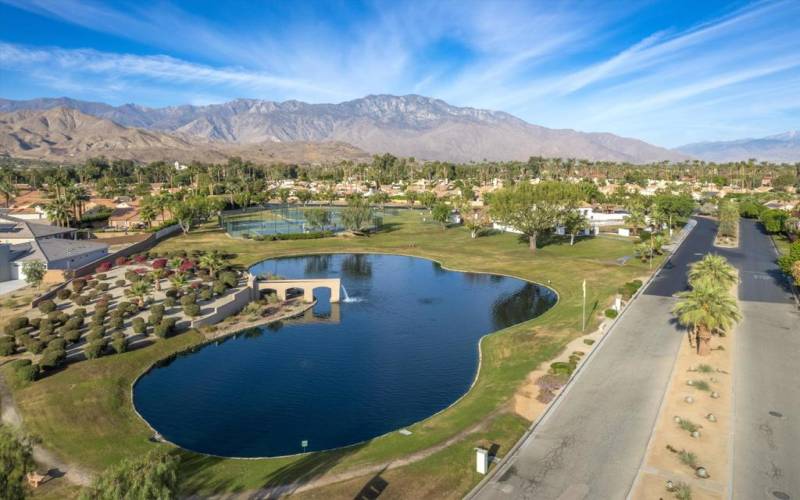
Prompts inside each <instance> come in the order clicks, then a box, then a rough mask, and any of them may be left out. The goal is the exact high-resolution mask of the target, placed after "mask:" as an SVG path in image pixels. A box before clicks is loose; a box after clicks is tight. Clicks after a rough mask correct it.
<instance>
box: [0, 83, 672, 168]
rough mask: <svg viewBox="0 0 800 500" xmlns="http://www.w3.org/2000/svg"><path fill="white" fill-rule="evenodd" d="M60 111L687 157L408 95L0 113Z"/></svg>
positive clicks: (458, 155)
mask: <svg viewBox="0 0 800 500" xmlns="http://www.w3.org/2000/svg"><path fill="white" fill-rule="evenodd" d="M54 107H65V108H70V109H75V110H79V111H81V112H83V113H86V114H90V115H93V116H96V117H100V118H105V119H108V120H112V121H114V122H116V123H118V124H120V125H123V126H129V127H141V128H144V129H148V130H157V131H165V132H171V133H178V134H182V136H183V137H192V138H201V139H204V140H209V141H225V142H229V143H238V144H251V143H265V142H273V143H288V142H295V141H306V142H328V141H342V142H346V143H349V144H352V145H354V146H356V147H357V148H360V149H362V150H364V151H367V152H370V153H384V152H390V153H393V154H395V155H398V156H414V157H416V158H420V159H436V160H449V161H471V160H475V161H480V160H483V159H490V160H525V159H527V158H528V157H530V156H546V157H571V158H584V159H590V160H614V161H628V162H634V163H642V162H649V161H662V160H674V161H677V160H681V159H685V158H686V156H685V155H683V154H682V153H679V152H676V151H670V150H668V149H664V148H660V147H657V146H653V145H650V144H647V143H645V142H642V141H639V140H636V139H629V138H624V137H619V136H615V135H612V134H604V133H583V132H577V131H574V130H556V129H549V128H545V127H540V126H537V125H532V124H529V123H527V122H525V121H523V120H520V119H519V118H516V117H514V116H512V115H510V114H507V113H503V112H496V111H487V110H480V109H474V108H462V107H456V106H451V105H449V104H447V103H446V102H444V101H441V100H438V99H432V98H428V97H422V96H416V95H408V96H390V95H374V96H367V97H365V98H362V99H356V100H353V101H347V102H343V103H339V104H308V103H304V102H299V101H286V102H272V101H263V100H256V99H237V100H235V101H230V102H227V103H223V104H213V105H208V106H191V105H183V106H170V107H166V108H147V107H143V106H138V105H135V104H126V105H123V106H116V107H115V106H110V105H108V104H102V103H91V102H85V101H77V100H73V99H68V98H58V99H33V100H29V101H11V100H5V99H0V112H4V111H5V112H9V111H17V110H23V109H24V110H30V109H37V110H44V109H51V108H54Z"/></svg>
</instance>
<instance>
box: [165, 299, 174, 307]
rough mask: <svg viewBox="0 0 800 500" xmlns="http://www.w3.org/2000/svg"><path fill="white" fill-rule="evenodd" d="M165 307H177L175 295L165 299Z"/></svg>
mask: <svg viewBox="0 0 800 500" xmlns="http://www.w3.org/2000/svg"><path fill="white" fill-rule="evenodd" d="M164 307H170V308H172V307H175V298H174V297H167V298H166V299H164Z"/></svg>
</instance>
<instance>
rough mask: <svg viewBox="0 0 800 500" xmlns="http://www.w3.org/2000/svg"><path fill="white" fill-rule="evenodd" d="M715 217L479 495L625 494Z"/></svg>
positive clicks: (566, 499)
mask: <svg viewBox="0 0 800 500" xmlns="http://www.w3.org/2000/svg"><path fill="white" fill-rule="evenodd" d="M715 232H716V224H715V223H714V222H713V221H710V220H707V219H698V224H697V226H696V227H695V229H694V230H693V231H692V233H690V235H689V236H688V237H687V238H686V241H685V242H684V243H683V245H681V246H680V247H679V248H678V250H677V252H676V253H675V254H674V255H672V257H671V258H670V260H669V262H668V263H667V264H666V265H665V266H664V268H663V270H662V271H661V272H660V273H659V275H658V276H657V277H656V278H655V279H654V281H653V282H651V284H650V285H649V286H648V287H647V289H646V290H645V292H644V293H643V294H642V295H641V296H640V297H639V298H638V299H636V300H635V301H634V302H633V303H632V304H631V305H630V306H629V307H628V309H627V310H625V312H624V313H623V314H622V316H621V317H620V318H619V320H618V321H617V323H616V325H615V326H614V327H613V329H612V330H611V331H610V332H609V334H608V335H607V336H606V337H605V339H604V340H603V342H602V344H601V345H600V346H598V348H597V351H596V352H595V353H594V354H593V355H592V359H591V360H590V361H589V362H588V363H587V364H586V365H585V366H584V367H583V369H582V370H581V371H580V372H579V374H578V375H577V376H576V378H575V380H573V383H572V384H570V386H568V388H567V389H566V392H565V393H564V395H563V396H564V397H562V398H560V399H559V400H558V401H557V403H556V404H555V406H554V407H553V408H551V410H550V411H549V412H548V413H547V414H546V415H545V417H544V418H543V419H542V421H541V422H539V424H538V425H537V426H536V428H535V430H534V431H533V432H532V433H531V434H530V435H529V436H528V437H527V438H525V441H524V442H523V443H522V444H521V446H520V447H519V448H517V450H516V451H515V452H514V453H513V454H512V455H511V456H510V457H508V459H507V460H505V461H504V462H503V464H502V465H501V466H500V468H499V470H497V471H496V473H495V474H494V476H493V477H492V479H491V480H489V481H488V482H487V483H486V484H485V485H484V486H483V487H482V488H481V489H480V490H478V491H477V492H475V497H476V498H482V499H483V498H500V499H508V498H526V499H534V498H540V499H550V500H555V499H559V500H581V499H595V498H597V499H622V498H625V497H626V495H627V494H628V490H629V489H630V487H631V485H632V484H633V480H634V478H635V477H636V473H637V471H638V469H639V465H640V463H641V461H642V457H643V456H644V452H645V449H646V447H647V443H648V440H649V438H650V433H651V431H652V429H653V425H654V422H655V419H656V416H657V413H658V408H659V405H660V403H661V399H662V397H663V395H664V392H665V390H666V388H667V384H668V383H669V378H670V373H671V369H672V365H673V363H674V360H675V355H676V353H677V350H678V348H679V347H680V341H681V336H682V333H681V332H680V331H679V330H678V329H677V328H676V327H675V326H674V324H673V323H672V321H671V320H672V315H671V312H670V311H671V309H672V306H673V304H674V303H675V299H674V298H673V297H672V295H673V294H674V293H676V292H679V291H681V290H684V289H685V288H686V287H687V282H686V271H687V269H688V265H689V264H691V263H692V262H694V261H696V260H699V259H700V258H701V257H702V256H703V255H704V254H705V253H707V252H709V251H711V249H712V248H713V241H714V236H715Z"/></svg>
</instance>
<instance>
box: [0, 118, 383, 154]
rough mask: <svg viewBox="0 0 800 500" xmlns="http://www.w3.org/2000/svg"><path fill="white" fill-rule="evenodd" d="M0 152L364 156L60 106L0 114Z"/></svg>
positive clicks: (342, 147)
mask: <svg viewBox="0 0 800 500" xmlns="http://www.w3.org/2000/svg"><path fill="white" fill-rule="evenodd" d="M0 154H5V155H9V156H13V157H17V158H32V159H47V160H60V159H75V160H83V159H86V158H89V157H93V156H100V155H104V156H106V157H108V158H121V159H135V160H140V161H155V160H169V161H172V160H178V161H184V162H188V161H192V160H198V161H225V160H226V159H227V158H228V157H230V156H241V157H242V158H244V159H248V160H253V161H259V162H272V161H275V162H287V163H316V162H322V161H326V160H339V159H353V160H357V159H362V158H368V157H369V155H367V153H365V152H364V151H361V150H359V149H358V148H355V147H353V146H351V145H349V144H344V143H341V142H325V143H310V142H287V143H274V142H267V143H258V142H253V143H249V144H238V143H227V142H221V141H213V140H209V139H205V138H201V137H196V136H189V135H185V134H180V133H165V132H158V131H154V130H143V129H140V128H133V127H124V126H122V125H119V124H117V123H114V122H113V121H111V120H108V119H105V118H97V117H95V116H90V115H88V114H85V113H83V112H81V111H78V110H77V109H67V108H62V107H57V108H51V109H45V110H38V111H32V110H24V111H14V112H11V113H2V114H0Z"/></svg>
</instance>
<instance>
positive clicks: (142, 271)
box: [133, 267, 147, 276]
mask: <svg viewBox="0 0 800 500" xmlns="http://www.w3.org/2000/svg"><path fill="white" fill-rule="evenodd" d="M133 272H135V273H136V274H138V275H139V276H141V275H143V274H147V269H145V268H143V267H140V268H138V269H134V270H133Z"/></svg>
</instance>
